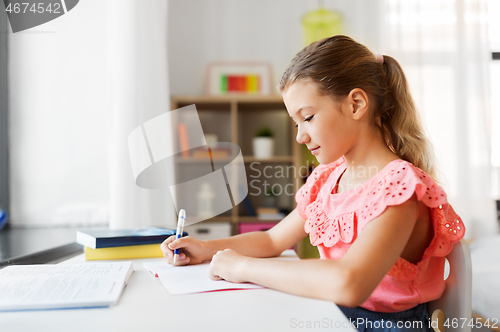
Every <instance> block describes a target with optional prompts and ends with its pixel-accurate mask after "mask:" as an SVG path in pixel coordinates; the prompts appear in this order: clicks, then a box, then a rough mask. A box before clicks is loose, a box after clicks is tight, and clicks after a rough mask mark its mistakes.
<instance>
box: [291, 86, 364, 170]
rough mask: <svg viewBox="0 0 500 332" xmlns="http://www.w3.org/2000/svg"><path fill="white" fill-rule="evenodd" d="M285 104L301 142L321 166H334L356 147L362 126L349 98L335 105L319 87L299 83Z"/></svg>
mask: <svg viewBox="0 0 500 332" xmlns="http://www.w3.org/2000/svg"><path fill="white" fill-rule="evenodd" d="M283 101H284V102H285V105H286V108H287V111H288V114H290V117H291V118H292V119H293V121H295V123H296V127H297V138H296V139H297V142H299V143H300V144H305V145H306V146H307V148H308V149H309V150H310V151H311V153H312V154H313V155H314V156H315V157H316V159H317V160H318V162H319V163H320V164H329V163H332V162H334V161H336V160H337V159H339V158H340V157H342V156H343V155H346V154H348V153H349V151H351V150H352V149H353V148H354V147H355V145H356V143H357V138H358V137H359V134H360V126H359V121H356V120H355V119H354V118H353V114H354V113H355V107H356V105H355V104H353V103H352V102H351V99H350V98H349V97H346V98H344V99H342V100H339V101H333V99H332V98H331V97H328V96H324V95H321V94H319V93H318V91H317V88H316V84H315V83H313V82H309V81H299V82H295V83H293V84H292V85H290V86H289V87H288V88H287V89H286V90H285V91H284V92H283Z"/></svg>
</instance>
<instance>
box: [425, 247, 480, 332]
mask: <svg viewBox="0 0 500 332" xmlns="http://www.w3.org/2000/svg"><path fill="white" fill-rule="evenodd" d="M446 259H447V260H448V263H449V265H448V266H445V277H446V275H448V278H446V279H445V285H446V288H445V290H444V293H443V295H442V296H441V297H440V298H439V299H437V300H434V301H431V302H429V303H428V304H427V305H428V310H429V317H430V318H431V321H432V322H431V324H432V328H433V329H434V331H437V332H444V331H446V332H470V330H471V327H470V326H469V324H470V321H471V318H472V309H471V301H472V300H471V296H472V263H471V256H470V250H469V246H468V245H467V242H465V240H464V239H462V240H461V241H460V242H455V244H454V245H453V248H452V250H451V251H450V253H449V254H448V256H446ZM443 314H444V315H443Z"/></svg>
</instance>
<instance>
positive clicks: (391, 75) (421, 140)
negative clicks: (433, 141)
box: [378, 55, 437, 179]
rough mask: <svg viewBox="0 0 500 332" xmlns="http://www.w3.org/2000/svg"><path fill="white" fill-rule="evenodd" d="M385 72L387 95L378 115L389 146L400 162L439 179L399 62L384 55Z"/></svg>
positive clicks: (430, 149)
mask: <svg viewBox="0 0 500 332" xmlns="http://www.w3.org/2000/svg"><path fill="white" fill-rule="evenodd" d="M383 68H384V72H385V82H386V86H387V94H386V98H384V99H383V104H382V105H381V107H379V108H378V111H379V118H380V129H381V132H382V135H383V137H384V139H385V141H386V144H387V146H388V147H389V148H390V149H391V150H392V151H393V152H394V153H395V154H396V155H398V156H399V157H400V158H401V159H404V160H406V161H408V162H410V163H412V164H413V165H415V166H417V167H418V168H420V169H422V170H423V171H424V172H426V173H427V174H429V175H430V176H431V177H433V178H434V179H436V177H437V174H436V170H435V165H434V162H433V159H434V155H433V153H432V148H431V145H430V142H429V140H428V138H427V137H426V135H425V133H424V130H423V128H422V124H421V119H420V116H419V113H418V111H417V108H416V107H415V104H414V102H413V98H412V96H411V93H410V89H409V86H408V83H407V81H406V76H405V74H404V72H403V69H402V68H401V66H400V65H399V63H398V62H397V61H396V59H394V58H392V57H390V56H388V55H384V62H383Z"/></svg>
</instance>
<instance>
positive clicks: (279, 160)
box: [243, 156, 293, 163]
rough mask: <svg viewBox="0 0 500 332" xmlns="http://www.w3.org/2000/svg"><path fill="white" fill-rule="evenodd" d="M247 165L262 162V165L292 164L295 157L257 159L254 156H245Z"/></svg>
mask: <svg viewBox="0 0 500 332" xmlns="http://www.w3.org/2000/svg"><path fill="white" fill-rule="evenodd" d="M243 160H245V163H253V162H261V163H291V162H293V156H274V157H272V158H266V159H263V158H256V157H254V156H243Z"/></svg>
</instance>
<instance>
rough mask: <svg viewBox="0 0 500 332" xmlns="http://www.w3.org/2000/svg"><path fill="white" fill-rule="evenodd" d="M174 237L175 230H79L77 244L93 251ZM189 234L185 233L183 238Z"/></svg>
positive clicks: (149, 228) (155, 228) (152, 228)
mask: <svg viewBox="0 0 500 332" xmlns="http://www.w3.org/2000/svg"><path fill="white" fill-rule="evenodd" d="M172 235H174V236H175V229H169V228H161V227H148V228H136V229H113V230H111V229H104V230H79V231H77V232H76V242H77V243H79V244H83V245H84V246H87V247H89V248H92V249H98V248H111V247H125V246H137V245H142V244H156V243H158V244H160V243H162V242H163V241H164V240H165V239H167V238H168V237H170V236H172ZM186 235H187V233H186V232H183V234H182V236H186Z"/></svg>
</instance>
